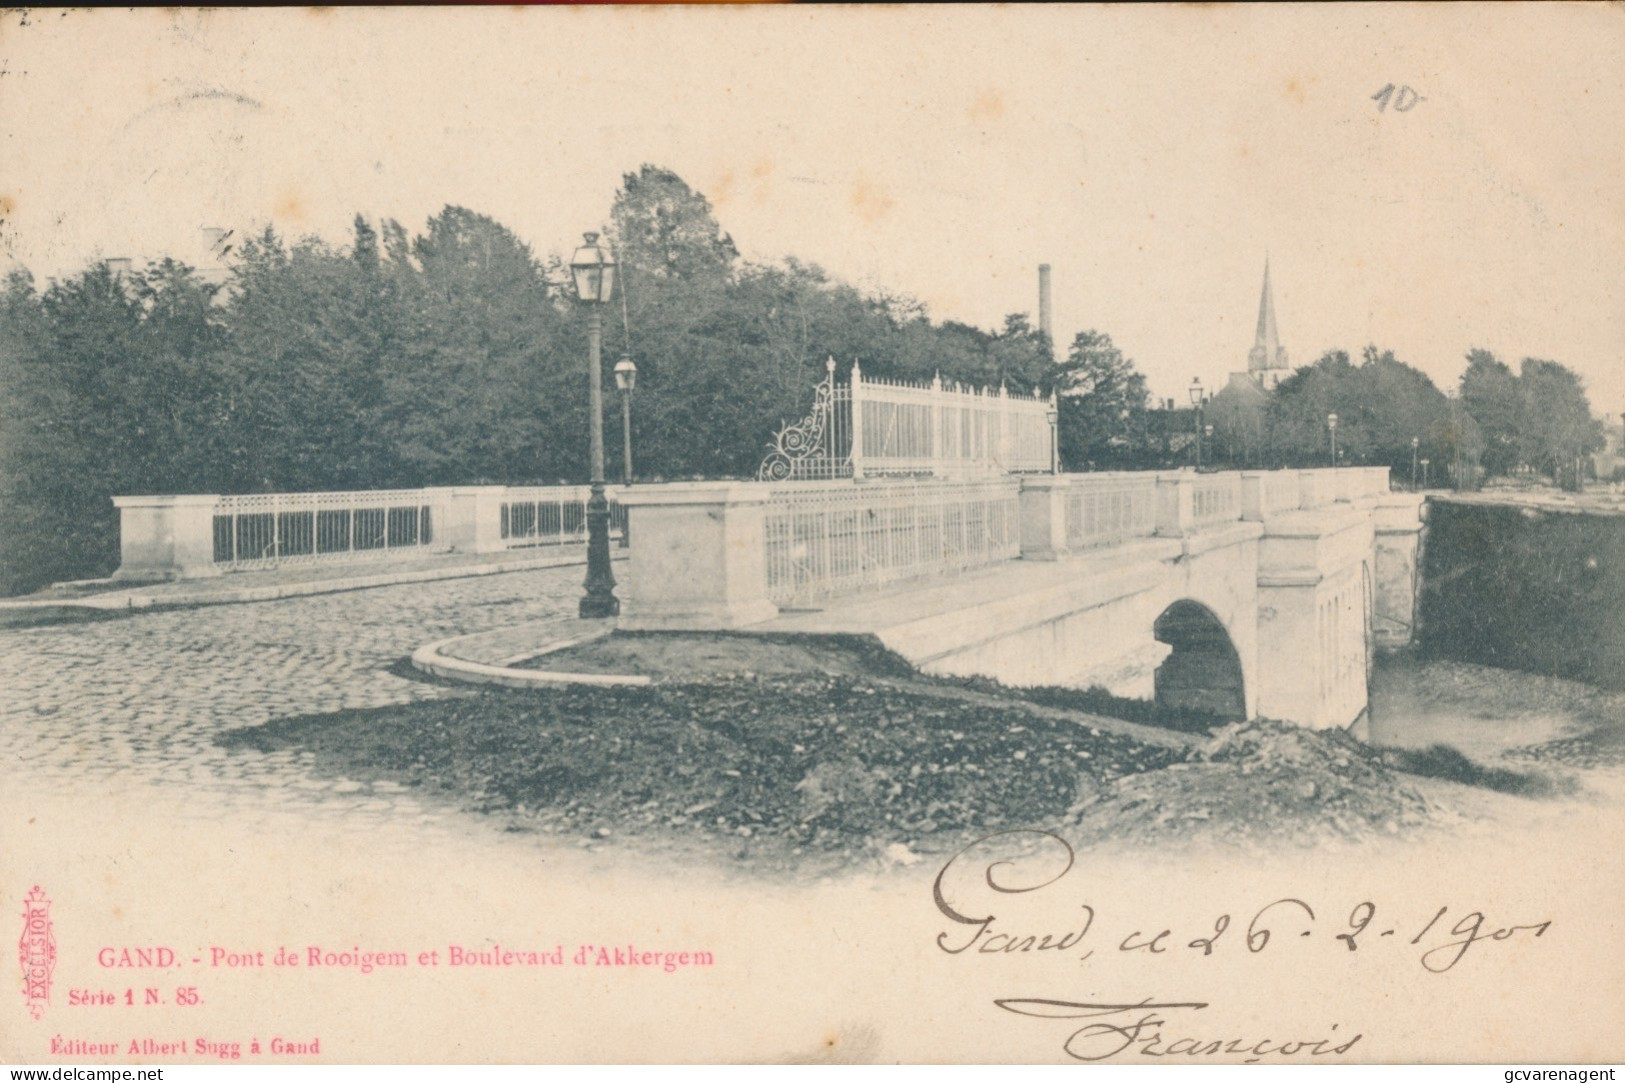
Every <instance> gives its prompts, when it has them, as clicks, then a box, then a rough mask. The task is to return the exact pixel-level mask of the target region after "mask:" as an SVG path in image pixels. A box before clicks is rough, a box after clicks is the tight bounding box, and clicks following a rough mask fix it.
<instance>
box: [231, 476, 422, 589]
mask: <svg viewBox="0 0 1625 1083" xmlns="http://www.w3.org/2000/svg"><path fill="white" fill-rule="evenodd" d="M434 520H435V516H434V510H433V504H432V502H431V501H430V499H429V498H428V494H427V493H426V491H425V490H422V489H397V490H375V491H371V492H337V493H256V494H251V495H246V496H222V497H221V498H220V499H219V500H218V501H217V502H216V503H215V507H214V562H215V563H216V564H218V565H222V566H223V567H224V568H225V569H226V570H249V569H254V568H273V567H279V566H282V565H290V564H327V563H339V562H342V561H350V560H380V559H390V558H397V559H398V558H402V557H410V556H422V555H423V554H425V553H433V552H442V551H444V550H445V548H446V546H443V545H437V544H436V542H435V537H434Z"/></svg>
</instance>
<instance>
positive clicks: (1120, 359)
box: [1055, 330, 1149, 470]
mask: <svg viewBox="0 0 1625 1083" xmlns="http://www.w3.org/2000/svg"><path fill="white" fill-rule="evenodd" d="M1055 386H1056V393H1057V395H1058V396H1059V408H1060V418H1059V421H1058V425H1059V430H1060V431H1059V440H1060V451H1061V463H1062V467H1063V468H1064V469H1067V470H1081V469H1087V468H1088V467H1090V466H1091V465H1094V464H1097V463H1101V462H1105V461H1110V460H1112V459H1118V460H1122V459H1125V458H1127V457H1128V456H1129V455H1131V454H1132V451H1133V447H1134V444H1135V439H1134V433H1135V432H1137V431H1139V430H1141V429H1143V427H1144V422H1145V417H1144V415H1145V410H1146V400H1147V398H1148V396H1149V392H1148V390H1147V388H1146V383H1145V377H1144V376H1143V375H1142V374H1141V373H1139V372H1138V371H1137V370H1136V369H1135V368H1134V362H1133V361H1131V360H1129V359H1128V358H1126V357H1124V356H1123V352H1122V351H1121V350H1119V349H1118V348H1117V347H1116V346H1115V345H1113V344H1112V338H1111V336H1110V335H1108V334H1105V333H1103V332H1100V331H1094V330H1089V331H1080V332H1078V334H1077V336H1076V337H1075V338H1073V340H1072V348H1071V349H1070V350H1069V351H1068V353H1067V358H1066V360H1065V361H1064V362H1062V363H1061V365H1060V367H1059V368H1058V369H1057V370H1056V372H1055Z"/></svg>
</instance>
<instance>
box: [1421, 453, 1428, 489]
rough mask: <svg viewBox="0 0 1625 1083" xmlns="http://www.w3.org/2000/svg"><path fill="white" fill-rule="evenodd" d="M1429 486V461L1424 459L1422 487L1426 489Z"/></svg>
mask: <svg viewBox="0 0 1625 1083" xmlns="http://www.w3.org/2000/svg"><path fill="white" fill-rule="evenodd" d="M1427 487H1428V461H1427V460H1426V459H1423V460H1422V488H1424V489H1426V488H1427Z"/></svg>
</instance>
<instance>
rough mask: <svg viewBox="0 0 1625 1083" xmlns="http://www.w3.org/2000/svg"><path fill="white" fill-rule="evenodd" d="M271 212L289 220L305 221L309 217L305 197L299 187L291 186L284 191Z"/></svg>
mask: <svg viewBox="0 0 1625 1083" xmlns="http://www.w3.org/2000/svg"><path fill="white" fill-rule="evenodd" d="M271 214H272V215H273V216H274V217H276V218H279V219H283V220H285V221H289V222H303V221H305V219H306V218H308V217H309V212H308V211H307V210H306V209H305V197H304V196H303V195H301V194H300V192H299V189H297V188H289V189H288V190H287V191H285V192H283V193H282V195H281V196H280V197H279V198H278V199H277V201H276V203H275V204H274V205H273V206H272V208H271Z"/></svg>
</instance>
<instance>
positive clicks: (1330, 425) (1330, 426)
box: [1326, 414, 1337, 470]
mask: <svg viewBox="0 0 1625 1083" xmlns="http://www.w3.org/2000/svg"><path fill="white" fill-rule="evenodd" d="M1326 430H1327V431H1328V432H1330V433H1331V434H1332V469H1334V470H1335V469H1337V415H1336V414H1327V415H1326Z"/></svg>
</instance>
